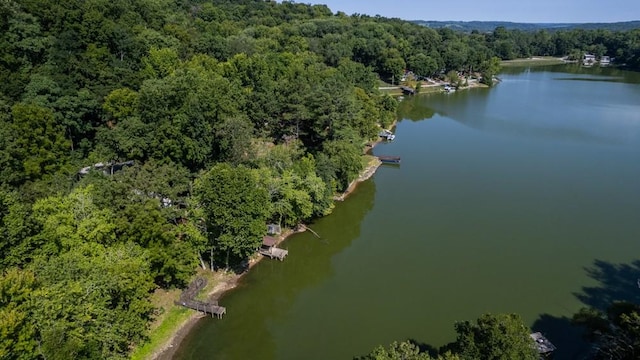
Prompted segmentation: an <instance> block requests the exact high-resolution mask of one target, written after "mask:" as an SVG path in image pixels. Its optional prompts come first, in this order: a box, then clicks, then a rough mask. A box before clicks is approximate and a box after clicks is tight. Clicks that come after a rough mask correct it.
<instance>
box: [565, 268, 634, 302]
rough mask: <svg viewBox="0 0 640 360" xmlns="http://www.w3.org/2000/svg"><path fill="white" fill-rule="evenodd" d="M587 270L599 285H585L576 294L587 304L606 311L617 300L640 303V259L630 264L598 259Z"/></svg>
mask: <svg viewBox="0 0 640 360" xmlns="http://www.w3.org/2000/svg"><path fill="white" fill-rule="evenodd" d="M585 271H586V272H587V275H589V277H590V278H592V279H594V280H597V281H598V282H599V286H593V287H583V288H582V292H580V293H575V294H574V295H575V296H576V297H577V298H578V299H580V301H582V303H583V304H585V305H586V306H589V307H592V308H595V309H598V310H600V311H605V310H606V309H607V307H609V305H611V304H612V303H613V302H615V301H628V302H631V303H634V304H640V289H639V288H638V287H639V285H638V282H639V279H640V260H635V261H633V262H632V263H630V264H612V263H609V262H606V261H603V260H596V261H594V264H593V266H592V267H589V268H586V269H585Z"/></svg>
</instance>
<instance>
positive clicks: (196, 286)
mask: <svg viewBox="0 0 640 360" xmlns="http://www.w3.org/2000/svg"><path fill="white" fill-rule="evenodd" d="M206 285H207V280H206V279H205V278H201V277H198V278H196V279H195V280H194V281H193V282H192V283H191V284H189V287H188V288H186V289H185V290H184V291H182V294H180V299H179V300H178V301H176V302H174V304H176V305H180V306H184V307H186V308H189V309H193V310H195V311H201V312H203V313H205V314H211V317H214V316H215V317H217V318H218V319H222V315H224V314H226V313H227V309H226V308H225V307H224V306H220V305H218V302H217V301H215V302H205V301H200V300H195V299H194V298H195V296H196V295H197V294H198V292H200V290H202V289H203V288H204V287H205V286H206Z"/></svg>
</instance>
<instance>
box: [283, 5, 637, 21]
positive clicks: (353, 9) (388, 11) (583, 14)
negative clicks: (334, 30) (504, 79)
mask: <svg viewBox="0 0 640 360" xmlns="http://www.w3.org/2000/svg"><path fill="white" fill-rule="evenodd" d="M296 2H298V3H311V4H326V5H328V6H329V8H330V9H331V10H332V11H333V12H334V13H335V12H337V11H343V12H345V13H347V14H348V15H351V14H353V13H359V14H367V15H382V16H385V17H398V18H401V19H405V20H461V21H471V20H481V21H513V22H536V23H541V22H545V23H548V22H555V23H562V22H569V23H575V22H617V21H630V20H640V0H524V1H523V0H484V1H482V0H324V1H304V0H300V1H296Z"/></svg>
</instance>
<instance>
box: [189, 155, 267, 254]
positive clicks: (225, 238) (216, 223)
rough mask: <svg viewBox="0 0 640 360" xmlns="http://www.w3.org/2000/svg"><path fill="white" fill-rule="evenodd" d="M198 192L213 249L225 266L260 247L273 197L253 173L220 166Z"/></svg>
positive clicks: (205, 176) (197, 187) (196, 186)
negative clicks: (232, 259) (270, 198)
mask: <svg viewBox="0 0 640 360" xmlns="http://www.w3.org/2000/svg"><path fill="white" fill-rule="evenodd" d="M194 191H195V194H196V196H197V197H198V200H199V203H200V204H201V206H202V208H203V210H204V214H205V216H206V219H207V235H208V237H209V241H210V243H211V246H212V248H213V249H214V250H215V251H216V252H217V253H218V254H219V255H221V256H222V258H223V259H224V261H225V266H229V261H230V258H231V256H233V257H234V258H236V259H242V258H245V257H247V256H249V255H250V254H251V253H253V252H254V251H255V250H256V249H257V248H258V247H259V246H260V244H261V243H262V236H263V235H265V232H266V227H265V224H266V221H267V217H268V215H269V207H268V204H269V197H268V194H267V191H266V190H265V189H263V188H261V187H259V186H258V181H257V176H256V175H255V174H254V173H253V172H252V171H251V170H250V169H248V168H246V167H244V166H242V165H240V166H237V167H233V166H231V165H228V164H224V163H222V164H217V165H215V166H214V167H212V168H211V170H209V171H208V172H206V173H205V174H203V175H202V176H200V177H199V178H198V179H197V180H196V182H195V184H194Z"/></svg>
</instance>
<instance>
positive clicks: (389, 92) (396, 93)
mask: <svg viewBox="0 0 640 360" xmlns="http://www.w3.org/2000/svg"><path fill="white" fill-rule="evenodd" d="M379 91H380V93H381V94H387V95H391V96H400V95H402V90H401V89H380V90H379Z"/></svg>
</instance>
